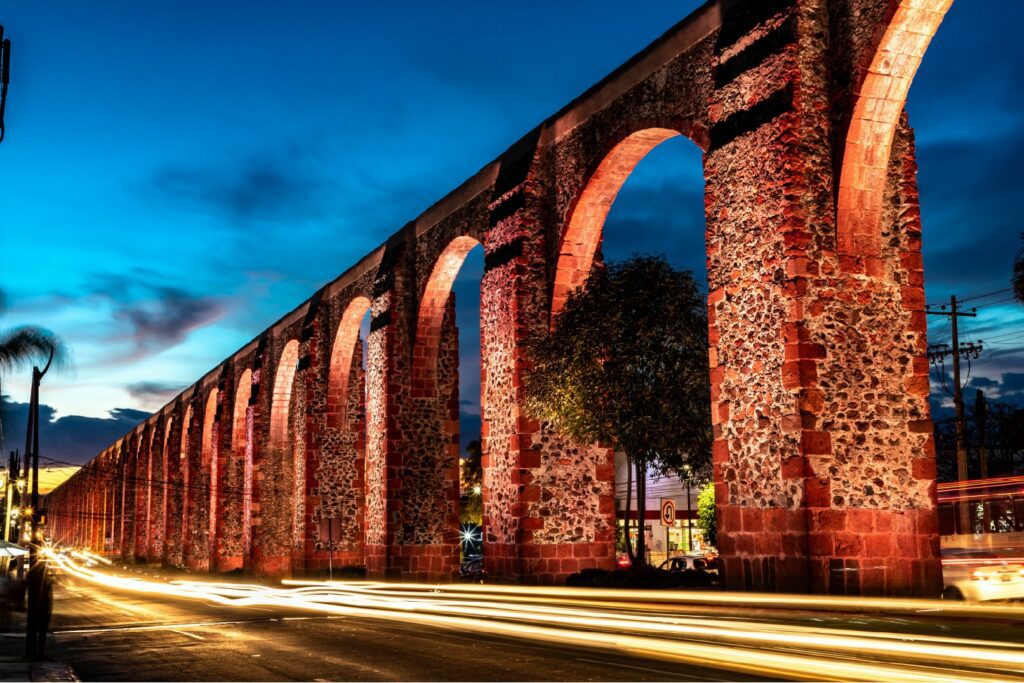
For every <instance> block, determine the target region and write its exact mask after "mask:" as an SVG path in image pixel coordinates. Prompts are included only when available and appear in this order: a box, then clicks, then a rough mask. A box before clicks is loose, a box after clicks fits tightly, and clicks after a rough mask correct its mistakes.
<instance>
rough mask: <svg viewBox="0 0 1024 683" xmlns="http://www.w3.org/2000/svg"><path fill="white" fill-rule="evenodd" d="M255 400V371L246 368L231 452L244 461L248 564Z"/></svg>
mask: <svg viewBox="0 0 1024 683" xmlns="http://www.w3.org/2000/svg"><path fill="white" fill-rule="evenodd" d="M251 399H252V370H251V369H250V368H246V369H245V371H244V372H243V373H242V376H241V377H240V378H239V380H238V388H237V389H236V390H235V400H234V408H233V411H232V414H231V452H232V453H233V455H234V457H236V458H239V457H240V458H241V460H242V500H241V525H242V526H241V536H242V537H241V548H240V551H241V553H242V558H243V559H242V562H243V563H247V562H248V559H246V558H249V556H250V551H251V549H252V496H253V490H252V482H253V459H252V456H253V449H252V442H251V439H250V432H249V402H250V400H251Z"/></svg>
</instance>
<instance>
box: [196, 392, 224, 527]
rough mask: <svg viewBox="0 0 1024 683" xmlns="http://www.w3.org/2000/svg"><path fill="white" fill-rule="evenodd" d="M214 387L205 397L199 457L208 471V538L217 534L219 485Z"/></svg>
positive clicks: (215, 393) (216, 394) (215, 395)
mask: <svg viewBox="0 0 1024 683" xmlns="http://www.w3.org/2000/svg"><path fill="white" fill-rule="evenodd" d="M218 394H219V392H218V390H217V388H216V387H214V388H213V389H211V390H210V395H209V396H208V397H207V398H206V410H205V413H204V415H203V448H202V455H201V457H200V459H201V461H202V465H201V466H202V467H203V468H204V469H207V470H208V471H209V473H210V539H211V542H212V541H213V539H214V537H215V536H216V534H217V493H218V488H219V486H220V484H219V482H218V476H217V475H218V472H217V450H218V449H217V433H218V431H219V430H217V428H216V423H217V396H218Z"/></svg>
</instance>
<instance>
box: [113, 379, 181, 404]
mask: <svg viewBox="0 0 1024 683" xmlns="http://www.w3.org/2000/svg"><path fill="white" fill-rule="evenodd" d="M187 386H188V385H187V384H181V383H177V382H154V381H144V382H132V383H131V384H128V385H126V386H125V389H126V390H127V391H128V395H129V396H131V397H132V398H133V399H135V400H136V401H138V402H139V403H141V404H143V405H145V406H152V407H153V408H154V409H155V408H159V407H160V406H162V405H164V404H166V403H167V402H168V401H170V400H171V399H172V398H174V397H175V396H177V395H178V394H179V393H181V391H182V390H183V389H185V387H187ZM118 410H119V409H118Z"/></svg>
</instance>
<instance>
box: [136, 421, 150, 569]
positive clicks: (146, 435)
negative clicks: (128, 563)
mask: <svg viewBox="0 0 1024 683" xmlns="http://www.w3.org/2000/svg"><path fill="white" fill-rule="evenodd" d="M153 429H154V427H153V424H151V423H149V422H147V423H146V424H145V426H144V427H143V429H142V431H141V432H140V433H139V436H138V445H137V451H136V452H137V453H138V455H137V456H136V461H135V481H134V488H135V494H134V495H135V542H134V544H133V545H132V556H133V558H134V560H135V562H145V561H146V548H147V546H148V545H149V531H150V526H149V525H150V516H149V501H150V495H151V493H152V488H151V487H152V480H153V473H152V471H151V470H150V463H151V462H152V461H151V460H150V456H151V450H152V442H153V440H152V437H153Z"/></svg>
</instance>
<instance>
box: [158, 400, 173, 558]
mask: <svg viewBox="0 0 1024 683" xmlns="http://www.w3.org/2000/svg"><path fill="white" fill-rule="evenodd" d="M173 424H174V416H173V415H171V416H168V417H167V419H166V420H164V438H163V441H162V443H161V445H160V475H161V477H162V479H163V480H162V481H161V482H160V536H161V538H160V542H161V543H162V544H163V545H162V546H161V548H160V550H161V552H162V553H163V552H166V550H167V529H168V527H169V525H170V522H169V521H168V519H167V517H168V514H167V513H168V511H169V510H170V499H171V458H170V456H169V454H168V453H167V446H168V445H169V444H170V442H171V427H172V426H173Z"/></svg>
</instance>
